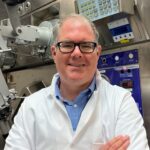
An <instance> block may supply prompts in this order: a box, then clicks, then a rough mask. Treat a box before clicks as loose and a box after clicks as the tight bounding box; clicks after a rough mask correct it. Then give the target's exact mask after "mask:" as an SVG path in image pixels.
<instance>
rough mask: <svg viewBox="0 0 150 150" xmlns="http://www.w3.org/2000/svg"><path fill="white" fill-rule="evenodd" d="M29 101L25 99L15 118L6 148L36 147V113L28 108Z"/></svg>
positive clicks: (27, 149)
mask: <svg viewBox="0 0 150 150" xmlns="http://www.w3.org/2000/svg"><path fill="white" fill-rule="evenodd" d="M27 102H28V100H27V99H25V100H24V102H23V104H22V105H21V107H20V109H19V112H18V114H17V115H16V117H15V119H14V124H13V126H12V128H11V130H10V132H9V136H8V137H7V139H6V144H5V147H4V150H33V149H34V148H33V147H34V133H33V131H34V129H33V128H34V114H33V113H32V110H30V109H28V105H29V104H27Z"/></svg>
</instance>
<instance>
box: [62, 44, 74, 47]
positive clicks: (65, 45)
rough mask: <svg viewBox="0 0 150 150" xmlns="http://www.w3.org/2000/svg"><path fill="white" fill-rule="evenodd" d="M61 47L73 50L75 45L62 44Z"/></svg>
mask: <svg viewBox="0 0 150 150" xmlns="http://www.w3.org/2000/svg"><path fill="white" fill-rule="evenodd" d="M61 47H65V48H72V47H73V44H61Z"/></svg>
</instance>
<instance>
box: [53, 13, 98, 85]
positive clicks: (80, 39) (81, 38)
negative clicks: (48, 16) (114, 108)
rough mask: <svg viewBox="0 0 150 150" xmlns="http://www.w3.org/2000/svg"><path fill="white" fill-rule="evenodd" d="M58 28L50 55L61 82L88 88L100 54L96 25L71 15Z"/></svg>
mask: <svg viewBox="0 0 150 150" xmlns="http://www.w3.org/2000/svg"><path fill="white" fill-rule="evenodd" d="M58 27H59V28H58V29H57V33H55V34H56V35H57V37H56V40H55V44H54V45H53V46H52V47H51V52H52V56H53V59H54V61H55V64H56V68H57V71H58V72H59V74H60V79H61V82H64V83H65V84H69V83H70V84H72V83H73V85H75V84H78V85H86V84H87V85H88V84H89V83H90V82H91V81H92V79H93V77H94V74H95V72H96V68H97V62H98V58H99V56H100V52H101V46H100V45H98V42H97V41H98V32H97V30H96V28H95V26H94V25H93V23H91V22H89V20H88V19H86V18H85V17H83V16H81V15H70V16H68V17H66V18H64V19H63V20H62V21H61V22H60V24H59V26H58Z"/></svg>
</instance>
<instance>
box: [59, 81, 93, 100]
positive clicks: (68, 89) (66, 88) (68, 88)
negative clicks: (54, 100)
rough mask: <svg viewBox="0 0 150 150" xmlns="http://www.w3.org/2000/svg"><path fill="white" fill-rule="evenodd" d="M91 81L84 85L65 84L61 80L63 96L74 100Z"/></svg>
mask: <svg viewBox="0 0 150 150" xmlns="http://www.w3.org/2000/svg"><path fill="white" fill-rule="evenodd" d="M89 85H90V83H86V84H83V85H77V84H76V85H71V84H69V85H68V84H65V83H62V82H61V81H60V93H61V95H62V97H63V98H65V99H67V100H72V101H73V100H74V99H75V98H76V97H77V96H78V95H79V94H80V93H81V92H82V91H83V90H85V89H86V88H87V87H88V86H89Z"/></svg>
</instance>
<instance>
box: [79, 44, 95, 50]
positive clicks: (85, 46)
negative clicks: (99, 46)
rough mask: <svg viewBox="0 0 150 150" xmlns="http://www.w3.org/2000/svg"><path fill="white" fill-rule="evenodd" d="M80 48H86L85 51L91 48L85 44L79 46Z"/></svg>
mask: <svg viewBox="0 0 150 150" xmlns="http://www.w3.org/2000/svg"><path fill="white" fill-rule="evenodd" d="M81 47H82V48H87V49H88V48H92V45H89V44H87V45H86V44H84V45H81Z"/></svg>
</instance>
